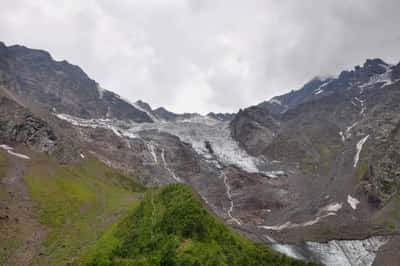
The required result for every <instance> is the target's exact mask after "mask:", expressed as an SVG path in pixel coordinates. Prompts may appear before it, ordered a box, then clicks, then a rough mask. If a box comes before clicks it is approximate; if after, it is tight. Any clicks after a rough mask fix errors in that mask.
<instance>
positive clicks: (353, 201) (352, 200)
mask: <svg viewBox="0 0 400 266" xmlns="http://www.w3.org/2000/svg"><path fill="white" fill-rule="evenodd" d="M347 203H348V204H349V205H350V207H351V208H352V209H353V210H356V209H357V205H358V204H360V201H359V200H358V199H356V198H353V197H352V196H350V195H347Z"/></svg>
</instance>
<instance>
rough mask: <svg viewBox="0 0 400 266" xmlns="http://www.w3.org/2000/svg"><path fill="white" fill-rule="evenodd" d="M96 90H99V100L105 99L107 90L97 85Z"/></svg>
mask: <svg viewBox="0 0 400 266" xmlns="http://www.w3.org/2000/svg"><path fill="white" fill-rule="evenodd" d="M96 88H97V93H98V94H99V99H103V95H104V91H105V89H103V88H102V87H100V85H99V84H97V86H96Z"/></svg>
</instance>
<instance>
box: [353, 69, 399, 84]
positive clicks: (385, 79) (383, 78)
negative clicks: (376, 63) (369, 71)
mask: <svg viewBox="0 0 400 266" xmlns="http://www.w3.org/2000/svg"><path fill="white" fill-rule="evenodd" d="M385 68H386V72H385V73H382V74H375V75H373V76H371V77H370V78H369V80H368V81H367V82H366V83H364V84H362V85H361V86H360V88H361V89H364V88H368V87H371V86H374V85H375V84H378V83H381V86H380V88H381V87H383V86H388V85H390V84H392V83H393V82H392V69H390V67H388V66H385Z"/></svg>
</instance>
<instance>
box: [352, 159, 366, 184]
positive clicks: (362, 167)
mask: <svg viewBox="0 0 400 266" xmlns="http://www.w3.org/2000/svg"><path fill="white" fill-rule="evenodd" d="M367 172H368V164H367V163H365V162H359V163H358V166H357V170H356V176H355V177H356V180H357V181H359V182H360V181H362V180H363V178H364V176H365V174H366V173H367Z"/></svg>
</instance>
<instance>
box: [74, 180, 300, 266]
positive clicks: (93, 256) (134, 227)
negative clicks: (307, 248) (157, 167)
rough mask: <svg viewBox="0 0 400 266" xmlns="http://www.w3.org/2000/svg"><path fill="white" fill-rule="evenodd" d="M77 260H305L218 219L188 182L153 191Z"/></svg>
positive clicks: (200, 262)
mask: <svg viewBox="0 0 400 266" xmlns="http://www.w3.org/2000/svg"><path fill="white" fill-rule="evenodd" d="M76 264H77V265H102V266H106V265H185V266H190V265H304V264H305V263H303V262H300V261H296V260H292V259H289V258H288V257H285V256H283V255H279V254H277V253H274V252H272V251H270V250H269V249H267V248H266V247H264V246H263V245H260V244H255V243H253V242H251V241H249V240H247V239H245V238H243V237H241V236H240V235H238V234H237V233H235V232H234V231H233V230H231V229H229V228H228V227H227V226H225V225H224V224H223V223H222V222H220V221H218V220H216V219H215V218H214V217H212V216H211V215H210V214H208V213H207V211H206V210H205V209H204V208H203V207H202V205H201V203H200V201H199V200H198V199H197V197H196V196H195V195H194V194H193V193H192V191H191V189H190V188H189V187H187V186H185V185H178V184H175V185H168V186H166V187H164V188H163V189H161V190H153V191H149V192H148V193H147V194H146V196H145V199H144V200H143V201H142V202H141V204H140V205H139V207H137V208H136V209H134V210H132V211H131V213H130V214H129V215H127V216H126V217H124V218H123V219H121V220H120V221H119V222H118V223H115V224H113V225H112V226H111V227H110V228H109V229H108V230H107V231H106V233H105V234H104V235H103V236H102V238H101V239H100V240H99V241H98V242H97V243H96V244H95V245H94V246H93V247H91V248H90V249H89V250H88V251H86V252H84V253H83V255H82V256H81V258H80V259H79V260H78V261H77V262H76Z"/></svg>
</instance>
